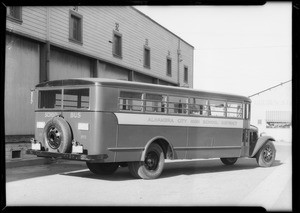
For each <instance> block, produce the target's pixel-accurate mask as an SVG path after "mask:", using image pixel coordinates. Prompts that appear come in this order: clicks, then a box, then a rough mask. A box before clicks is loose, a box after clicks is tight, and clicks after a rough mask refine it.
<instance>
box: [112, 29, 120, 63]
mask: <svg viewBox="0 0 300 213" xmlns="http://www.w3.org/2000/svg"><path fill="white" fill-rule="evenodd" d="M115 37H119V39H120V42H119V43H118V44H119V47H118V48H119V52H120V54H118V53H117V52H116V48H115V47H116V46H115V45H116V44H115ZM122 40H123V39H122V34H121V33H119V32H117V31H115V30H114V31H113V44H112V54H113V56H115V57H117V58H122V55H123V50H122V49H123V41H122Z"/></svg>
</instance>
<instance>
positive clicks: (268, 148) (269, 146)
mask: <svg viewBox="0 0 300 213" xmlns="http://www.w3.org/2000/svg"><path fill="white" fill-rule="evenodd" d="M275 155H276V150H275V146H274V144H273V143H272V142H271V141H268V142H267V143H265V144H264V145H263V146H262V147H261V148H260V150H259V151H258V153H257V154H256V162H257V163H258V165H259V166H261V167H269V166H271V165H272V164H273V163H274V161H275Z"/></svg>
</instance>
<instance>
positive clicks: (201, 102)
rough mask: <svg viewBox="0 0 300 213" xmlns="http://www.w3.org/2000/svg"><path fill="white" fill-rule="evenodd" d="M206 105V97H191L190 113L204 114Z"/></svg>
mask: <svg viewBox="0 0 300 213" xmlns="http://www.w3.org/2000/svg"><path fill="white" fill-rule="evenodd" d="M205 105H206V100H205V99H199V98H190V104H189V114H190V115H204V112H205V108H204V106H205Z"/></svg>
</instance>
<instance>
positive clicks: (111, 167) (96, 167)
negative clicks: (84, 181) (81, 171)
mask: <svg viewBox="0 0 300 213" xmlns="http://www.w3.org/2000/svg"><path fill="white" fill-rule="evenodd" d="M86 165H87V167H88V168H89V170H90V171H91V172H93V173H94V174H97V175H110V174H113V173H114V172H115V171H116V170H117V169H118V167H119V164H118V163H90V162H86Z"/></svg>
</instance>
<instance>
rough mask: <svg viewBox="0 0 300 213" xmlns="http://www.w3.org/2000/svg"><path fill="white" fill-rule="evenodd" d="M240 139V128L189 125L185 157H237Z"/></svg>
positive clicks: (239, 149) (239, 150)
mask: <svg viewBox="0 0 300 213" xmlns="http://www.w3.org/2000/svg"><path fill="white" fill-rule="evenodd" d="M241 141H242V129H228V128H205V127H204V128H193V127H191V128H189V141H188V147H189V149H188V152H187V159H196V158H212V157H239V156H240V152H241V143H242V142H241ZM229 147H232V148H229Z"/></svg>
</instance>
